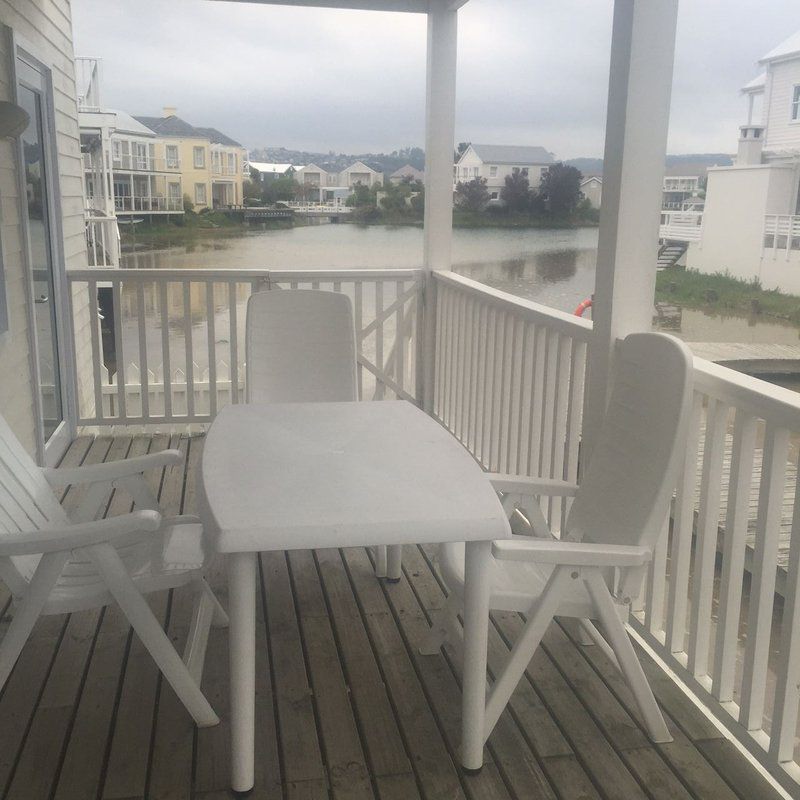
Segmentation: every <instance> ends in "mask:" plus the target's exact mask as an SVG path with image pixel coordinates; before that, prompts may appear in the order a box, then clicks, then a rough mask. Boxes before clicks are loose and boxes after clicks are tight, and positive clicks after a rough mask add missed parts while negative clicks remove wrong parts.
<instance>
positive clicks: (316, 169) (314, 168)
mask: <svg viewBox="0 0 800 800" xmlns="http://www.w3.org/2000/svg"><path fill="white" fill-rule="evenodd" d="M250 163H251V164H252V163H253V162H252V161H251V162H250ZM256 169H258V167H256ZM295 169H296V170H297V171H298V172H299V171H300V170H301V169H304V170H308V171H309V172H324V173H325V174H327V172H328V170H326V169H322V167H318V166H317V165H316V164H306V165H305V166H304V167H295Z"/></svg>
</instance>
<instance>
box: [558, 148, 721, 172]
mask: <svg viewBox="0 0 800 800" xmlns="http://www.w3.org/2000/svg"><path fill="white" fill-rule="evenodd" d="M564 163H565V164H569V165H570V166H573V167H577V168H578V169H579V170H580V171H581V172H582V173H583V174H584V175H602V174H603V159H602V158H570V159H569V160H567V161H565V162H564ZM731 164H733V159H732V158H731V156H729V155H728V154H727V153H687V154H683V155H668V156H667V159H666V174H667V175H701V176H702V175H705V174H706V170H707V169H708V168H709V167H729V166H730V165H731Z"/></svg>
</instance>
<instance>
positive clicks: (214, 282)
mask: <svg viewBox="0 0 800 800" xmlns="http://www.w3.org/2000/svg"><path fill="white" fill-rule="evenodd" d="M67 275H68V280H69V283H70V285H71V288H72V291H71V294H70V296H71V297H72V301H73V303H74V304H75V307H76V308H77V307H81V308H84V307H86V306H87V305H88V308H89V315H90V321H89V325H88V329H89V336H90V338H91V351H92V358H91V360H90V361H87V363H91V364H92V365H93V367H92V369H93V372H92V376H91V379H89V380H87V378H88V376H81V378H82V380H81V383H82V384H88V385H90V386H91V387H92V388H91V391H90V392H89V396H87V397H86V398H85V399H84V400H85V401H84V403H83V404H82V405H83V407H82V408H81V409H80V410H79V424H81V425H113V424H137V423H138V424H142V423H150V422H165V423H203V422H210V421H211V420H212V419H213V418H214V416H215V415H216V413H217V411H218V410H219V408H220V407H221V406H223V405H225V404H226V403H229V402H233V403H237V402H242V400H243V399H244V375H245V362H244V357H245V348H244V323H245V312H246V304H247V298H248V297H249V296H250V294H251V292H254V291H266V290H272V291H277V290H280V289H285V288H298V287H299V288H307V289H311V288H322V289H328V290H332V291H335V292H344V293H346V294H348V295H349V296H350V297H351V299H352V300H353V309H354V314H355V322H356V331H357V336H358V348H359V353H358V363H359V367H358V382H359V395H360V396H361V397H362V398H364V399H366V398H371V399H378V400H380V399H384V398H404V399H408V400H415V399H416V391H417V387H418V386H419V385H420V382H419V380H418V378H417V370H418V369H421V361H420V358H419V348H420V343H421V337H420V336H419V333H418V328H419V320H421V313H420V308H421V305H420V304H421V298H422V293H421V286H422V271H421V270H345V271H310V272H269V271H265V270H119V269H116V270H104V269H87V270H78V271H75V270H71V271H69V272H68V273H67ZM98 289H99V290H100V291H101V298H100V305H101V306H103V307H104V308H106V309H107V310H108V311H109V312H110V313H107V314H106V315H105V316H106V318H107V319H109V320H113V327H112V328H111V329H110V330H108V329H103V328H101V324H100V312H99V310H98V302H97V297H98ZM103 295H104V296H103ZM79 346H80V343H79Z"/></svg>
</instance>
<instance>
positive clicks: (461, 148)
mask: <svg viewBox="0 0 800 800" xmlns="http://www.w3.org/2000/svg"><path fill="white" fill-rule="evenodd" d="M471 144H472V142H459V143H458V149H457V150H456V152H455V155H454V157H453V161H458V159H459V158H461V156H462V155H464V152H465V151H466V149H467V148H468V147H469V146H470V145H471Z"/></svg>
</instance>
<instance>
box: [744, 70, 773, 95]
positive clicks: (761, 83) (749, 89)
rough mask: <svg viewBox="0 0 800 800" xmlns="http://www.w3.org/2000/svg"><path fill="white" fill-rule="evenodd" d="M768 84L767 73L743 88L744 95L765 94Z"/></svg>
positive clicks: (763, 73) (757, 76)
mask: <svg viewBox="0 0 800 800" xmlns="http://www.w3.org/2000/svg"><path fill="white" fill-rule="evenodd" d="M766 84H767V73H766V72H762V73H761V74H760V75H756V77H755V78H753V80H751V81H750V83H746V84H745V85H744V86H742V88H741V90H740V91H741V92H743V93H744V94H758V92H763V91H764V87H765V86H766Z"/></svg>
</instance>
